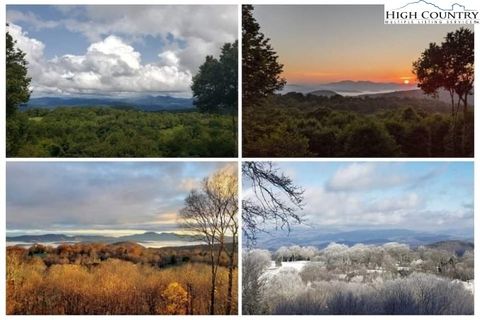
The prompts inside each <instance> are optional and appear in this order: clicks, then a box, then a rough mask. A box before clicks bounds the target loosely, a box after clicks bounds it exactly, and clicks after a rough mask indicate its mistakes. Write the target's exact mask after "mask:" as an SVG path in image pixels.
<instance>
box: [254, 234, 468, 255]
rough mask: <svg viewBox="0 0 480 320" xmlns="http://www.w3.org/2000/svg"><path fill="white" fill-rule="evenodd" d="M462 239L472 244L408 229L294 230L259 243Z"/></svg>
mask: <svg viewBox="0 0 480 320" xmlns="http://www.w3.org/2000/svg"><path fill="white" fill-rule="evenodd" d="M450 240H463V241H469V240H470V238H469V237H468V236H466V237H464V238H460V237H459V236H456V235H451V234H446V233H438V234H437V233H427V232H419V231H413V230H406V229H378V230H369V229H360V230H353V231H339V232H330V233H327V232H325V233H321V232H319V231H315V230H304V229H303V230H301V231H294V232H292V233H290V234H289V235H285V234H284V233H282V234H281V235H279V236H278V237H275V236H273V237H272V236H270V235H263V236H262V235H261V236H259V238H258V240H257V246H258V247H260V248H266V249H274V250H276V249H278V248H279V247H281V246H291V245H300V246H315V247H318V248H324V247H325V246H327V245H328V244H329V243H331V242H336V243H342V244H346V245H349V246H352V245H355V244H357V243H363V244H373V245H382V244H385V243H388V242H398V243H404V244H408V245H410V246H412V247H417V246H420V245H428V244H432V243H436V242H440V241H450Z"/></svg>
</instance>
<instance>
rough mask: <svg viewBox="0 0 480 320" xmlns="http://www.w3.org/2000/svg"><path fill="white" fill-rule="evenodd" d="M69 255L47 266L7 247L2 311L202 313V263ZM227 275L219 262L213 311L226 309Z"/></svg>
mask: <svg viewBox="0 0 480 320" xmlns="http://www.w3.org/2000/svg"><path fill="white" fill-rule="evenodd" d="M64 249H65V248H64ZM68 250H70V249H68ZM87 254H88V253H87ZM72 260H73V261H72ZM72 260H70V259H68V261H72V262H70V263H64V264H52V265H50V266H49V267H47V265H46V263H45V262H44V260H42V259H41V258H39V257H35V256H33V257H32V256H29V255H28V254H27V253H26V252H25V251H22V250H10V248H9V249H8V250H7V314H37V315H48V314H85V315H93V314H97V315H103V314H139V315H141V314H208V303H209V288H210V281H211V279H210V277H211V276H210V266H209V265H207V264H205V263H183V264H179V265H175V266H170V267H168V268H159V267H156V266H151V265H148V264H141V263H137V264H135V263H133V262H131V261H125V260H120V259H112V258H110V259H106V260H104V261H101V262H99V263H95V264H92V263H89V264H75V261H77V262H78V260H79V259H72ZM227 278H228V269H227V268H225V267H220V268H219V281H218V285H217V289H218V299H217V306H216V313H217V314H223V313H225V310H226V296H227V281H226V279H227ZM236 279H237V274H236V272H235V283H237V281H236ZM236 290H237V288H236V286H235V292H234V297H236V296H237V292H236ZM233 312H235V313H236V312H237V303H236V299H235V301H234V310H233Z"/></svg>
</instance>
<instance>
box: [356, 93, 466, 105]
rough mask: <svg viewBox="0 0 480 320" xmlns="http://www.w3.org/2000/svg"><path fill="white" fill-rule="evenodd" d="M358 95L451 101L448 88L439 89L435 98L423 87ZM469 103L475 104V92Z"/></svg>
mask: <svg viewBox="0 0 480 320" xmlns="http://www.w3.org/2000/svg"><path fill="white" fill-rule="evenodd" d="M358 97H369V98H383V97H385V98H393V97H394V98H413V99H432V100H440V101H442V102H445V103H448V104H450V103H451V98H450V94H449V93H448V92H447V91H446V90H439V91H438V98H434V97H432V96H430V95H427V94H425V93H424V92H423V91H422V90H421V89H414V90H403V91H393V92H384V93H370V94H362V95H360V96H358ZM457 99H458V97H455V101H457ZM467 103H468V104H469V105H472V106H473V103H474V95H473V94H471V95H469V96H468V97H467Z"/></svg>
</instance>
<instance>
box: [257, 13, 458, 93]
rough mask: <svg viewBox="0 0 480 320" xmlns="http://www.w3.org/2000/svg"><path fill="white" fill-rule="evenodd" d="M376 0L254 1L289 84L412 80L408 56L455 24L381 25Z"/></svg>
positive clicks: (437, 39) (412, 56) (415, 54)
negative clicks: (345, 1) (337, 1)
mask: <svg viewBox="0 0 480 320" xmlns="http://www.w3.org/2000/svg"><path fill="white" fill-rule="evenodd" d="M383 14H384V13H383V7H382V6H378V5H362V6H357V5H321V6H320V5H318V6H307V5H303V6H302V5H297V6H293V5H292V6H280V5H277V6H271V5H270V6H267V5H264V6H261V5H259V6H255V10H254V17H255V18H256V19H257V21H258V23H259V24H260V26H261V30H262V32H263V33H264V34H265V35H266V36H267V37H269V38H271V43H272V45H273V47H274V49H275V50H276V51H277V52H278V54H279V56H280V62H281V63H283V64H284V77H286V79H287V81H288V83H289V84H319V83H327V82H334V81H341V80H369V81H374V82H396V83H404V81H405V80H408V81H410V82H414V81H415V79H414V76H413V74H412V72H411V69H412V62H413V61H415V60H417V59H418V57H419V56H420V54H421V52H422V51H423V50H425V49H426V48H427V47H428V45H429V43H430V42H441V41H442V40H443V38H444V37H445V35H446V34H447V33H448V32H450V31H454V30H456V29H458V28H460V26H459V25H385V24H384V22H383Z"/></svg>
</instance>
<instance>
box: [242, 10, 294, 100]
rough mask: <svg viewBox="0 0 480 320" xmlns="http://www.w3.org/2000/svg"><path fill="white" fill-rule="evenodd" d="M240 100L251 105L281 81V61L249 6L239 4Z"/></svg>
mask: <svg viewBox="0 0 480 320" xmlns="http://www.w3.org/2000/svg"><path fill="white" fill-rule="evenodd" d="M242 56H243V58H242V101H243V105H244V106H247V107H249V106H253V105H255V104H257V103H258V102H259V100H261V99H262V98H264V97H266V96H268V95H270V94H273V93H274V92H275V91H277V90H280V89H282V88H283V86H284V85H285V83H286V81H285V79H283V78H282V77H281V73H282V69H283V65H282V64H280V63H279V62H278V55H277V53H276V52H275V51H274V50H273V48H272V46H271V45H270V39H269V38H266V37H265V35H264V34H263V33H262V32H260V25H259V24H258V23H257V21H256V20H255V18H254V17H253V6H252V5H243V6H242Z"/></svg>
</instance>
